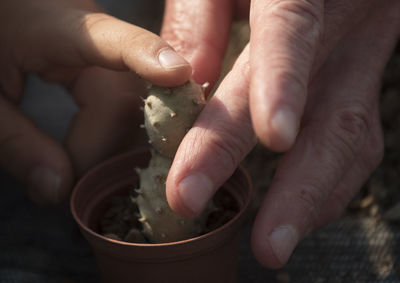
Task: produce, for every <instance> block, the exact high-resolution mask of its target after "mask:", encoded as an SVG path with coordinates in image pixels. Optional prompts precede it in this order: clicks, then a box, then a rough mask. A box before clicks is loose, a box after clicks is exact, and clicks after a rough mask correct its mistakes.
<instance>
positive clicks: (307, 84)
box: [162, 0, 400, 268]
mask: <svg viewBox="0 0 400 283" xmlns="http://www.w3.org/2000/svg"><path fill="white" fill-rule="evenodd" d="M248 13H249V22H250V26H251V37H250V42H249V44H248V46H247V47H246V48H245V49H244V50H243V52H242V53H241V55H240V57H239V59H238V60H237V61H236V64H235V65H234V67H233V68H232V70H231V71H230V73H229V74H228V75H227V76H226V77H225V79H224V80H223V81H222V83H221V85H220V86H219V88H218V89H217V90H216V93H215V94H214V96H213V98H212V99H211V100H210V101H209V103H208V104H207V106H206V107H205V109H204V110H203V112H202V113H201V115H200V117H199V118H198V120H197V122H196V123H195V125H194V127H193V128H192V130H191V131H189V133H188V134H187V135H186V137H185V138H184V140H183V142H182V144H181V146H180V147H179V149H178V152H177V154H176V156H175V159H174V162H173V165H172V168H171V170H170V173H169V176H168V179H167V197H168V201H169V203H170V205H171V207H172V208H173V209H174V210H175V211H176V212H177V213H179V214H181V215H182V216H187V217H189V216H193V215H196V214H197V213H199V211H201V209H202V208H203V206H204V203H206V200H208V199H209V198H210V197H211V196H212V195H213V194H214V192H215V191H216V190H217V189H218V188H219V187H220V185H221V184H222V183H223V182H224V181H225V180H226V179H227V178H228V177H229V176H230V175H231V173H232V172H233V170H234V168H235V167H236V166H237V165H238V164H239V162H240V161H241V160H242V159H243V158H244V157H245V155H246V154H247V153H248V152H249V151H250V150H251V149H252V147H253V146H254V145H255V143H256V140H257V139H258V140H259V141H260V142H261V143H263V144H264V145H265V146H267V147H269V148H270V149H272V150H275V151H280V152H285V154H284V157H283V159H282V161H281V162H280V164H279V166H278V169H277V172H276V175H275V176H274V179H273V181H272V184H271V186H270V187H269V188H268V191H267V193H266V196H265V199H264V201H263V203H262V205H261V207H260V208H259V211H258V215H257V217H256V219H255V222H254V226H253V232H252V239H251V241H252V248H253V252H254V254H255V256H256V257H257V259H258V260H259V261H260V263H262V264H263V265H265V266H267V267H269V268H278V267H281V266H282V265H284V264H285V263H286V261H287V260H288V258H289V257H290V255H291V253H292V251H293V249H294V248H295V246H296V245H297V244H298V242H299V241H300V240H301V239H302V238H304V237H305V236H306V235H307V234H308V233H310V232H311V231H313V230H315V229H317V228H318V227H320V226H322V225H324V224H326V223H329V222H330V221H332V220H334V219H336V218H337V217H339V216H340V215H341V213H342V212H343V211H344V209H345V207H346V205H347V204H348V203H349V201H350V200H351V198H352V197H353V196H354V195H355V194H356V193H357V191H358V190H359V188H360V186H361V185H362V184H363V182H364V181H365V180H366V178H367V177H368V176H369V174H370V173H371V172H372V171H373V170H374V168H376V166H377V165H378V164H379V162H380V160H381V158H382V152H383V140H382V131H381V126H380V123H379V112H378V93H379V88H380V80H381V75H382V72H383V70H384V67H385V64H386V62H387V61H388V59H389V57H390V55H391V53H392V50H393V48H394V46H395V44H396V41H397V40H398V38H399V33H400V2H399V1H396V0H393V1H379V0H350V1H348V0H327V1H323V0H301V1H291V0H285V1H280V0H253V1H251V5H250V3H249V1H235V0H221V1H213V0H191V1H188V0H169V1H167V6H166V12H165V19H164V24H163V30H162V37H163V38H164V39H166V40H167V41H168V42H169V43H170V44H171V45H172V46H173V47H174V48H175V49H176V50H177V51H179V52H180V53H181V54H182V55H183V56H185V58H187V59H188V61H189V62H190V63H191V65H192V67H193V69H194V74H193V77H194V79H195V80H196V81H197V82H198V83H203V82H205V81H209V82H211V83H214V82H215V81H216V80H217V77H218V74H219V71H220V66H221V61H222V58H223V55H224V52H225V48H226V45H227V40H228V36H229V27H230V25H231V22H232V19H234V17H235V16H237V17H241V16H244V15H246V14H247V15H248ZM188 184H190V186H188Z"/></svg>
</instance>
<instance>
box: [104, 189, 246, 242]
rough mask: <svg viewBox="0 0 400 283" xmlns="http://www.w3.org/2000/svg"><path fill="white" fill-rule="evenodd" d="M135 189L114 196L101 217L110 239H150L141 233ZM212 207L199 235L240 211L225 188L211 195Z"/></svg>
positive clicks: (218, 225)
mask: <svg viewBox="0 0 400 283" xmlns="http://www.w3.org/2000/svg"><path fill="white" fill-rule="evenodd" d="M135 197H136V193H135V191H134V190H132V191H131V192H130V194H129V195H124V196H115V197H114V198H113V199H112V200H111V203H110V206H109V208H108V209H107V210H106V212H105V213H104V215H103V217H102V219H101V220H100V225H99V233H100V234H101V235H103V236H105V237H107V238H109V239H113V240H118V241H124V242H129V243H150V242H149V241H148V240H147V239H146V237H145V236H144V235H143V234H142V233H141V230H142V224H141V223H140V222H139V220H138V219H139V218H140V213H139V209H138V207H137V205H136V203H135V202H134V201H132V200H133V199H134V198H135ZM213 204H214V206H215V208H216V209H215V210H214V211H213V212H211V213H210V214H209V216H208V218H207V223H206V227H205V229H204V231H202V232H201V233H200V234H199V236H200V235H203V234H206V233H208V232H211V231H213V230H215V229H218V228H219V227H221V226H222V225H224V224H225V223H227V222H229V220H231V219H233V218H234V217H235V215H236V214H237V213H238V212H239V205H238V203H237V201H236V200H235V199H234V197H233V196H232V195H231V194H230V193H228V192H227V191H226V190H224V189H221V190H219V191H218V192H217V193H216V194H215V195H214V197H213Z"/></svg>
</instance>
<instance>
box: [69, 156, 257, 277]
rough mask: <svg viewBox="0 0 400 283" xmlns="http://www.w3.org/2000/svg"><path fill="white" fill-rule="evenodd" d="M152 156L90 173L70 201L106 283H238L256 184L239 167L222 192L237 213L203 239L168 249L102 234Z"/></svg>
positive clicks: (121, 161) (123, 158)
mask: <svg viewBox="0 0 400 283" xmlns="http://www.w3.org/2000/svg"><path fill="white" fill-rule="evenodd" d="M150 157H151V155H150V151H149V150H142V151H135V152H129V153H125V154H122V155H119V156H117V157H114V158H112V159H110V160H108V161H106V162H104V163H102V164H100V165H98V166H97V167H95V168H94V169H92V170H91V171H89V172H88V173H87V174H86V175H85V176H84V177H83V178H82V179H81V180H80V181H79V183H78V184H77V185H76V187H75V189H74V191H73V193H72V197H71V210H72V214H73V216H74V218H75V220H76V222H77V223H78V225H79V228H80V230H81V231H82V233H83V235H84V237H85V238H86V239H87V240H88V241H89V243H90V245H91V246H92V248H93V251H94V254H95V257H96V261H97V264H98V267H99V270H100V274H101V279H102V282H105V283H111V282H112V283H123V282H157V283H159V282H218V283H219V282H224V283H225V282H236V277H237V261H238V248H239V237H240V230H241V227H242V226H243V224H244V222H245V220H246V218H247V216H248V212H249V209H250V201H251V195H252V185H251V181H250V178H249V176H248V175H247V173H246V172H245V171H244V169H243V168H238V169H237V170H236V171H235V172H234V174H233V175H232V176H231V178H230V179H229V180H228V181H227V182H226V183H225V184H224V185H223V187H222V188H221V189H220V190H224V191H225V192H226V193H227V194H229V195H230V196H231V197H232V198H233V199H234V200H235V202H236V204H237V207H238V209H239V210H238V212H237V214H236V215H235V216H234V217H233V218H232V219H231V220H229V221H228V222H227V223H225V224H224V225H222V226H221V227H219V228H217V229H215V230H212V231H210V232H208V233H206V234H203V235H201V236H198V237H195V238H191V239H187V240H183V241H178V242H171V243H163V244H139V243H128V242H123V241H117V240H112V239H109V238H106V237H104V236H102V235H100V234H99V229H100V228H99V226H100V221H101V218H102V217H103V215H104V213H105V211H106V210H107V209H108V207H109V206H110V203H111V200H112V199H113V198H114V197H115V196H123V195H126V194H127V193H128V191H129V189H131V188H132V186H133V185H134V184H137V182H138V176H137V174H136V172H135V170H134V169H135V168H136V167H141V168H143V167H146V166H147V165H148V162H149V160H150Z"/></svg>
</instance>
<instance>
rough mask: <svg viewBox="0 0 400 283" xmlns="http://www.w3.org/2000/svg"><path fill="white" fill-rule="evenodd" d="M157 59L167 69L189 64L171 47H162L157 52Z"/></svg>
mask: <svg viewBox="0 0 400 283" xmlns="http://www.w3.org/2000/svg"><path fill="white" fill-rule="evenodd" d="M158 61H159V62H160V64H161V65H162V66H163V67H164V68H167V69H173V68H177V67H180V66H185V65H189V63H188V62H187V61H186V60H185V59H184V58H183V57H182V56H180V55H179V54H178V53H176V52H175V51H174V50H172V49H164V50H162V51H161V52H160V54H158Z"/></svg>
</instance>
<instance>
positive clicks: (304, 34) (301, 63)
mask: <svg viewBox="0 0 400 283" xmlns="http://www.w3.org/2000/svg"><path fill="white" fill-rule="evenodd" d="M323 22H324V1H322V0H305V1H278V0H268V1H264V0H255V1H252V5H251V12H250V25H251V30H252V32H251V37H250V46H251V51H250V64H251V82H250V112H251V118H252V121H253V126H254V130H255V132H256V134H257V136H258V137H259V138H260V140H261V142H263V143H264V144H265V145H266V146H268V147H269V148H271V149H272V150H275V151H285V150H287V149H289V148H290V147H291V146H292V144H293V143H294V141H295V139H296V136H297V132H298V128H299V124H300V119H301V116H302V113H303V109H304V105H305V102H306V99H307V87H308V81H309V77H310V72H311V68H312V65H313V62H314V58H315V54H316V48H317V46H318V44H319V40H320V36H321V33H322V31H323Z"/></svg>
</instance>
